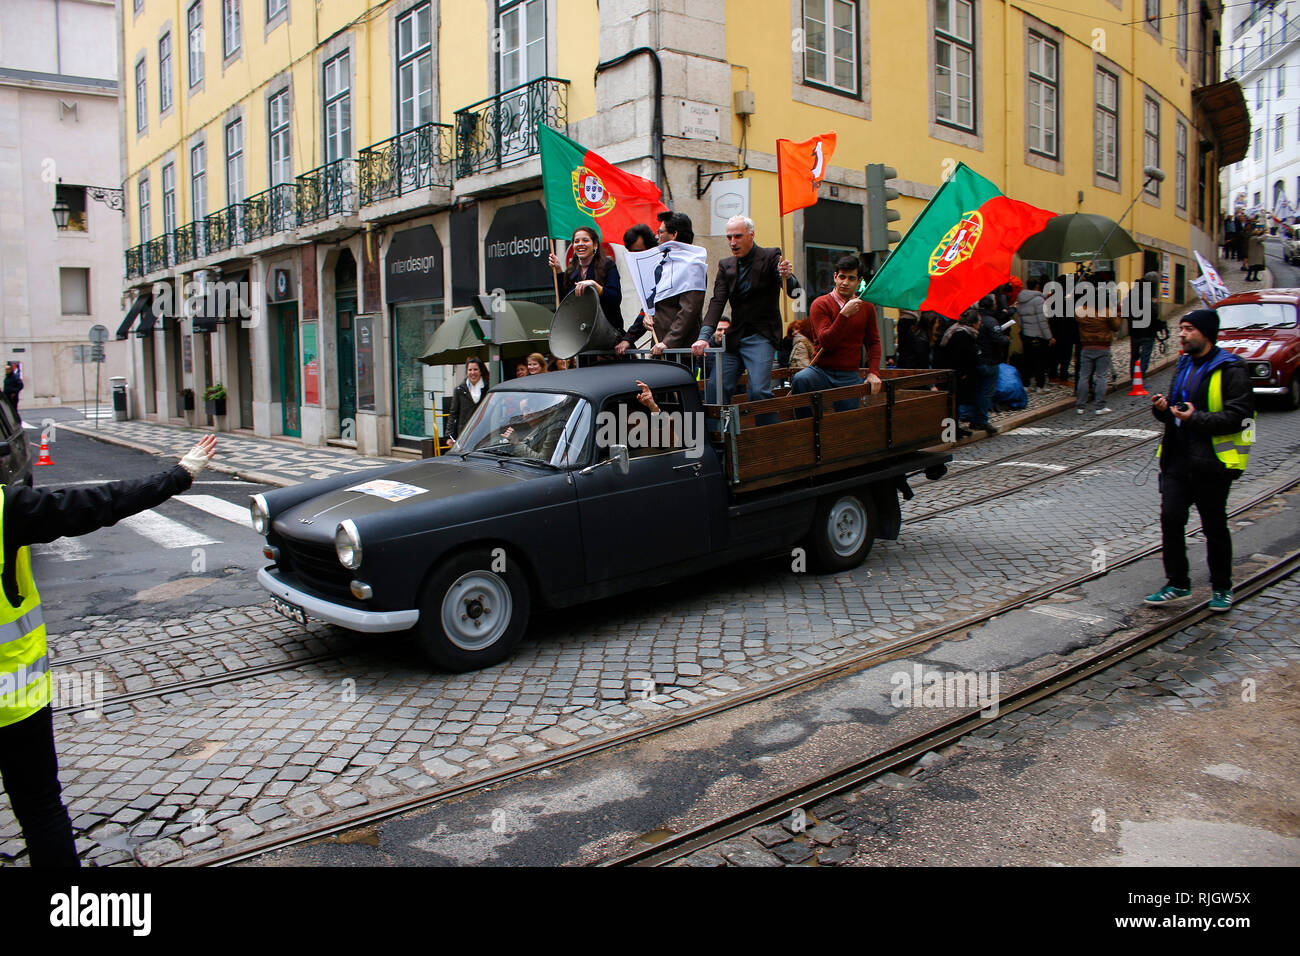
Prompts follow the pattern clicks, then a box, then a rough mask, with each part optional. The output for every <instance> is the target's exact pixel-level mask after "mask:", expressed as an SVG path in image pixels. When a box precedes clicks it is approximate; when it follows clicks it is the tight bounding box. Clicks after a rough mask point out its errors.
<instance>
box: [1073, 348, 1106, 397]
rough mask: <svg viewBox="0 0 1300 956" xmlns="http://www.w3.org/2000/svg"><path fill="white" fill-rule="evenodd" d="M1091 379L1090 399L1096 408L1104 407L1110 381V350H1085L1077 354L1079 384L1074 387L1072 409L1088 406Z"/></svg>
mask: <svg viewBox="0 0 1300 956" xmlns="http://www.w3.org/2000/svg"><path fill="white" fill-rule="evenodd" d="M1090 378H1091V379H1092V398H1093V401H1094V403H1095V404H1096V407H1097V408H1105V407H1106V385H1107V383H1108V382H1109V381H1110V349H1098V348H1087V349H1084V350H1083V351H1082V352H1080V353H1079V382H1078V385H1076V386H1075V392H1074V407H1075V408H1084V407H1086V406H1087V404H1088V380H1089V379H1090Z"/></svg>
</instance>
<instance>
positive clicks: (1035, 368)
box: [1022, 335, 1052, 388]
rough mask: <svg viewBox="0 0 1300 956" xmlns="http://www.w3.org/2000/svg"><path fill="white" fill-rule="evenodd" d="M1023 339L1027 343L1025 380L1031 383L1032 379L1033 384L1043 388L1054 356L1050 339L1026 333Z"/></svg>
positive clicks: (1027, 383)
mask: <svg viewBox="0 0 1300 956" xmlns="http://www.w3.org/2000/svg"><path fill="white" fill-rule="evenodd" d="M1022 341H1023V342H1024V345H1025V368H1024V373H1023V375H1022V377H1023V379H1024V382H1025V384H1026V385H1029V384H1030V380H1031V379H1032V380H1033V384H1035V385H1037V386H1038V387H1039V388H1043V387H1045V386H1046V385H1047V371H1048V365H1049V363H1050V362H1051V358H1052V347H1051V346H1050V345H1049V344H1048V342H1049V341H1050V339H1036V338H1034V337H1033V336H1028V335H1026V336H1023V337H1022Z"/></svg>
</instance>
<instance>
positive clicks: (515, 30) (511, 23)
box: [497, 0, 546, 91]
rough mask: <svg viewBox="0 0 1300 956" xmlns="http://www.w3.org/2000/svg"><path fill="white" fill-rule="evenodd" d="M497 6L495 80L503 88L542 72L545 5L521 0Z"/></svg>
mask: <svg viewBox="0 0 1300 956" xmlns="http://www.w3.org/2000/svg"><path fill="white" fill-rule="evenodd" d="M498 9H499V13H498V14H497V26H498V29H499V30H500V33H499V34H498V36H500V37H501V60H500V63H499V75H498V82H499V84H500V87H499V90H500V91H505V90H512V89H514V88H515V87H516V86H520V85H522V84H524V83H527V82H528V81H529V80H535V79H537V78H538V77H542V76H545V75H546V7H545V5H544V0H523V2H520V3H502V4H501V5H500V7H499V8H498Z"/></svg>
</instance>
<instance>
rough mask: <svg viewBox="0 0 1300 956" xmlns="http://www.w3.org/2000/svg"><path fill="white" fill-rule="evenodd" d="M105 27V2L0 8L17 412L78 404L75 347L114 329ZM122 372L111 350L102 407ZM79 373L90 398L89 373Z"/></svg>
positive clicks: (2, 300)
mask: <svg viewBox="0 0 1300 956" xmlns="http://www.w3.org/2000/svg"><path fill="white" fill-rule="evenodd" d="M115 28H116V12H115V9H114V3H113V0H4V2H3V3H0V279H2V281H3V294H2V295H0V353H2V354H3V356H4V360H5V361H6V362H17V363H20V365H21V369H22V374H23V380H24V389H23V392H22V396H21V401H20V406H35V405H56V404H64V403H66V404H77V403H79V402H81V400H82V397H83V396H82V371H83V368H82V366H79V365H78V364H77V363H76V362H75V361H74V354H75V353H74V346H78V345H88V344H89V339H88V333H89V331H90V329H91V328H92V327H93V326H95V325H103V326H105V327H107V328H108V329H109V330H110V332H111V330H112V329H113V328H114V327H115V326H116V324H117V322H119V321H120V320H121V302H122V292H121V275H122V249H123V245H122V242H123V240H122V215H123V214H122V211H121V210H122V195H121V192H120V187H121V185H122V173H121V168H122V164H121V147H120V145H119V139H118V118H117V114H118V55H117V46H116V45H115V44H113V43H111V42H106V39H107V38H109V37H111V36H112V35H113V33H114V31H115ZM59 200H62V201H63V202H64V203H65V204H66V205H67V206H68V209H69V212H68V222H67V228H65V229H59V228H57V226H56V224H55V217H54V215H53V208H54V206H55V204H56V202H58V201H59ZM129 367H130V350H129V349H128V348H126V347H124V346H122V345H120V344H116V343H113V342H111V341H110V343H109V344H108V346H107V362H106V363H105V364H104V365H103V366H102V367H101V369H100V371H101V392H100V398H101V400H104V401H106V400H107V396H108V378H109V376H112V375H125V374H126V372H127V369H128V368H129ZM84 370H85V371H86V372H87V373H88V375H87V379H88V380H89V382H90V383H91V384H90V386H89V387H90V389H91V392H92V394H91V396H90V397H91V400H92V401H93V400H94V395H93V389H94V384H93V383H94V373H95V368H94V366H93V365H89V366H85V368H84Z"/></svg>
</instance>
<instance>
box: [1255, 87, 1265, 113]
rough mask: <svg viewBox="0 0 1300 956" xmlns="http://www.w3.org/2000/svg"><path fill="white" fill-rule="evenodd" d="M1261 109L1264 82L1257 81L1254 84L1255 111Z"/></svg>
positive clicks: (1262, 105) (1262, 106)
mask: <svg viewBox="0 0 1300 956" xmlns="http://www.w3.org/2000/svg"><path fill="white" fill-rule="evenodd" d="M1263 108H1264V81H1263V80H1259V81H1258V82H1256V83H1255V109H1257V110H1262V109H1263Z"/></svg>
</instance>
